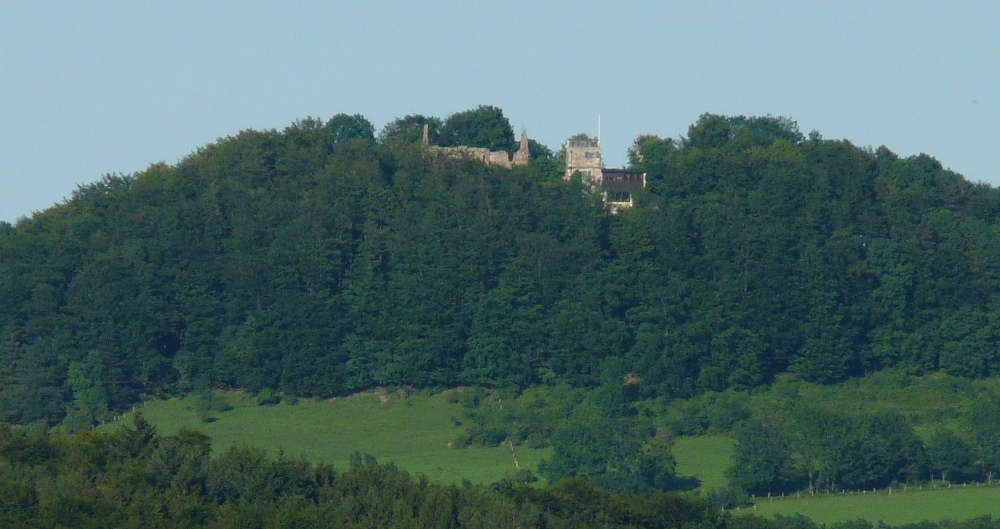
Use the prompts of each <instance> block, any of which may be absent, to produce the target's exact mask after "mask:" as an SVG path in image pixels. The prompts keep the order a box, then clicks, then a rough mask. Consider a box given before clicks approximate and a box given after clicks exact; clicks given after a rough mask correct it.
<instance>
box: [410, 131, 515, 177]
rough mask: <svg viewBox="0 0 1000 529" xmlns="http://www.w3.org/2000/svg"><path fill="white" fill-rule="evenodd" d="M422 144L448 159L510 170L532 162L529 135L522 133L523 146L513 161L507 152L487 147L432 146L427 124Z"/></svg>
mask: <svg viewBox="0 0 1000 529" xmlns="http://www.w3.org/2000/svg"><path fill="white" fill-rule="evenodd" d="M422 142H423V144H424V147H425V148H427V149H429V150H431V151H432V152H437V153H441V154H443V155H444V156H447V157H448V158H471V159H473V160H478V161H480V162H482V163H483V164H485V165H497V166H500V167H505V168H507V169H510V168H511V167H514V166H515V165H528V162H529V161H531V152H530V150H529V149H528V133H527V132H521V145H520V146H518V148H517V152H515V153H514V158H513V159H511V157H510V155H509V154H507V152H506V151H491V150H489V149H487V148H485V147H469V146H468V145H457V146H455V147H438V146H437V145H431V141H430V135H429V132H428V128H427V124H426V123H425V124H424V135H423V139H422Z"/></svg>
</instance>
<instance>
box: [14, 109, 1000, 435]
mask: <svg viewBox="0 0 1000 529" xmlns="http://www.w3.org/2000/svg"><path fill="white" fill-rule="evenodd" d="M483 108H485V107H481V108H480V109H478V110H477V111H482V110H483ZM500 118H502V114H500ZM424 122H427V123H430V124H432V125H433V126H432V127H431V128H432V135H434V136H435V137H436V138H446V137H451V138H453V140H452V141H455V142H457V141H461V138H462V134H461V133H457V134H456V133H454V130H450V131H449V134H453V135H452V136H448V135H447V134H445V131H446V130H447V127H448V126H449V122H450V119H449V121H448V122H444V123H442V122H441V121H440V120H435V119H434V118H423V117H421V116H407V117H406V118H403V119H400V120H397V122H394V123H391V124H390V125H389V126H387V127H386V130H384V131H383V134H381V135H380V137H379V139H378V141H376V139H375V136H374V134H373V131H372V129H371V126H370V124H367V121H365V120H364V119H363V118H361V117H360V116H343V115H341V116H337V117H335V118H334V119H331V120H330V121H328V122H326V123H323V122H320V121H316V120H303V121H300V122H297V123H295V124H293V125H291V126H289V127H288V128H286V129H285V130H284V131H280V132H279V131H244V132H241V133H239V134H238V135H236V136H235V137H229V138H225V139H221V140H219V141H217V142H216V143H214V144H211V145H208V146H206V147H203V148H201V149H199V150H198V151H197V152H195V153H193V154H191V155H190V156H188V157H187V158H185V159H184V160H183V161H181V162H180V163H178V164H176V165H172V166H168V165H162V164H161V165H154V166H151V167H150V168H149V169H147V170H145V171H143V172H141V173H138V174H135V175H131V176H108V177H105V178H104V179H102V180H100V181H99V182H96V183H94V184H90V185H86V186H83V187H81V188H80V189H78V190H77V191H76V192H75V193H74V194H73V196H72V198H71V199H69V200H68V201H66V202H65V203H63V204H60V205H58V206H55V207H53V208H51V209H49V210H47V211H44V212H41V213H38V214H36V215H34V216H33V217H32V218H30V219H26V220H23V221H20V222H18V223H17V225H16V226H10V225H6V224H0V301H2V302H0V332H2V335H0V412H2V414H3V416H2V418H3V419H4V420H7V421H14V422H34V421H47V422H57V421H59V420H61V419H62V418H63V417H64V415H65V414H66V413H70V414H71V415H72V416H74V417H75V418H76V419H77V420H82V421H92V420H96V419H98V418H100V416H101V414H103V413H107V410H115V409H121V408H122V407H124V406H127V405H128V404H130V403H132V402H134V401H135V400H137V399H139V398H140V397H141V396H142V395H152V394H168V393H173V392H178V391H191V390H199V389H204V388H207V387H239V388H245V389H248V390H251V391H257V390H261V389H264V388H267V389H271V390H278V391H283V392H287V393H292V394H297V395H332V394H342V393H346V392H351V391H356V390H359V389H363V388H369V387H372V386H375V385H381V384H410V385H415V386H453V385H459V384H482V385H489V386H525V385H530V384H535V383H553V382H569V383H571V384H576V385H585V384H591V383H595V382H597V378H598V377H599V374H600V373H602V372H603V373H608V372H611V373H614V372H620V373H622V374H624V373H627V372H631V373H632V374H633V375H634V378H633V380H638V381H639V384H638V387H639V388H640V390H641V391H642V392H644V393H646V394H666V395H689V394H693V393H696V392H698V391H701V390H705V389H721V388H725V387H730V386H735V387H741V388H746V387H752V386H756V385H759V384H763V383H766V382H767V381H768V380H769V379H770V378H771V377H772V376H773V375H775V374H776V373H779V372H783V371H792V372H796V373H798V374H799V375H800V376H802V377H803V378H806V379H809V380H818V381H835V380H840V379H843V378H845V377H850V376H854V375H858V374H862V373H864V372H868V371H872V370H877V369H880V368H882V367H886V366H897V365H903V366H907V367H910V368H912V369H913V370H915V371H930V370H936V369H944V370H946V371H948V372H950V373H953V374H958V375H963V376H984V375H991V374H998V373H1000V357H998V356H1000V351H998V350H997V348H996V347H995V344H996V343H997V334H1000V310H998V309H1000V305H998V300H997V299H996V294H997V292H998V289H1000V237H998V234H997V231H998V218H997V215H998V212H1000V192H998V191H997V190H995V189H992V188H990V187H989V186H987V185H980V184H971V183H969V182H967V181H965V180H964V179H963V178H962V177H961V176H959V175H957V174H954V173H952V172H949V171H946V170H943V169H942V167H941V165H940V164H939V163H938V162H937V161H936V160H934V159H933V158H930V157H928V156H924V155H921V156H917V157H912V158H908V159H900V158H898V157H897V156H896V155H894V154H893V153H892V152H890V151H889V150H887V149H885V148H879V149H878V150H877V151H875V152H872V151H871V150H870V149H863V148H858V147H856V146H854V145H852V144H850V143H848V142H846V141H829V140H824V139H822V138H820V137H819V135H818V134H812V135H810V137H809V138H805V137H803V136H802V135H801V134H800V133H799V132H798V130H797V128H796V126H795V124H794V123H793V122H789V121H787V120H783V119H779V118H743V117H722V116H713V115H706V116H703V117H702V118H701V119H700V120H699V121H698V122H697V123H696V124H694V125H692V126H691V128H690V130H689V132H688V135H687V137H686V138H681V139H676V140H674V139H661V138H656V137H643V138H641V141H640V144H641V156H638V155H636V154H638V153H633V154H634V155H636V156H633V162H634V163H635V164H636V165H637V166H639V167H641V168H642V169H644V170H646V171H647V172H648V189H647V192H645V193H643V194H641V195H640V196H638V197H637V198H636V201H637V204H636V207H634V208H633V209H631V210H629V211H625V212H623V213H621V214H618V215H611V214H609V213H608V212H607V211H606V210H605V209H604V208H603V207H602V205H601V203H600V201H599V200H597V199H596V198H594V197H593V196H587V195H586V194H585V193H583V190H582V188H581V186H580V184H579V183H578V182H576V183H567V182H563V181H562V179H561V166H560V163H561V162H560V159H559V158H558V157H553V156H551V155H549V154H548V152H547V150H546V149H544V148H541V147H540V146H537V145H533V147H536V149H533V150H537V151H538V152H537V153H535V154H536V157H535V159H534V161H533V163H532V164H531V165H529V166H527V167H520V168H514V169H512V170H509V169H502V168H496V167H487V166H484V165H481V164H478V163H475V162H472V161H461V160H449V159H443V158H440V157H438V156H436V155H434V154H433V153H430V152H427V151H424V150H423V149H421V148H420V147H419V145H418V144H417V142H415V141H413V140H415V139H416V138H417V137H418V136H416V135H415V134H416V133H415V131H416V125H419V124H422V123H424ZM502 122H503V124H505V125H506V127H505V128H504V127H500V128H501V129H503V130H502V131H501V135H502V136H503V141H502V142H500V144H501V147H502V146H503V145H506V146H507V148H508V149H509V148H512V146H513V136H512V134H511V135H510V138H509V142H508V139H507V133H508V131H509V130H510V127H509V124H507V123H506V120H505V119H503V120H502ZM490 130H492V129H490ZM459 132H461V131H459ZM480 132H481V131H480ZM494 136H495V134H494ZM455 138H457V139H455ZM439 143H440V144H447V143H445V141H444V140H440V141H439ZM493 148H497V147H496V146H493Z"/></svg>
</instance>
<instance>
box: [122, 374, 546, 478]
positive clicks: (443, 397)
mask: <svg viewBox="0 0 1000 529" xmlns="http://www.w3.org/2000/svg"><path fill="white" fill-rule="evenodd" d="M451 391H459V390H451ZM447 394H448V392H444V393H439V394H436V395H433V396H427V395H422V394H415V395H409V396H407V395H405V394H404V393H402V392H394V393H387V392H383V391H380V392H378V393H375V392H372V393H365V394H359V395H354V396H350V397H343V398H337V399H330V400H323V401H316V400H306V399H303V400H300V401H298V403H296V404H288V403H281V404H278V405H275V406H257V405H256V403H255V402H254V401H253V400H252V399H251V398H250V397H247V396H244V395H241V394H236V393H225V394H222V393H219V394H217V395H221V396H222V398H224V399H225V400H227V401H228V402H229V403H230V404H231V405H232V406H233V409H231V410H228V411H223V412H213V413H212V416H214V417H216V418H217V419H218V420H216V421H214V422H208V423H206V422H202V421H201V420H200V419H199V417H198V414H197V413H196V411H195V406H194V402H195V400H194V399H195V398H194V397H187V398H184V399H173V400H165V401H164V400H160V401H150V402H147V403H146V404H145V405H144V407H143V409H142V412H143V416H144V417H146V419H147V420H148V421H149V422H150V423H152V424H153V425H155V426H156V428H157V430H158V431H159V432H160V433H161V434H166V435H170V434H173V433H176V432H177V430H179V429H180V428H182V427H186V428H190V429H194V430H198V431H201V432H204V433H205V434H206V435H208V436H210V437H211V438H212V446H213V450H215V451H217V452H219V451H222V450H225V449H226V448H227V447H229V446H232V445H239V444H247V445H251V446H256V447H260V448H264V449H267V450H269V451H271V452H277V451H278V450H284V452H285V454H287V455H290V456H299V455H301V456H305V457H306V458H308V459H309V460H311V461H326V462H329V463H333V464H334V465H336V466H337V467H340V468H344V467H346V466H347V465H348V462H349V460H350V456H351V454H352V453H354V452H364V453H367V454H371V455H373V456H375V457H376V458H377V459H378V460H379V461H383V462H388V461H393V462H395V463H396V465H397V466H399V468H401V469H404V470H407V471H409V472H412V473H419V474H425V475H427V476H428V478H430V479H432V480H435V481H441V482H446V483H458V482H461V481H462V480H463V479H468V480H469V481H471V482H473V483H487V482H493V481H496V480H498V479H501V478H503V477H504V476H505V475H507V474H508V473H509V472H511V471H513V470H514V464H513V459H512V457H511V450H510V448H509V447H507V446H500V447H492V448H485V447H476V448H464V449H453V448H450V447H449V444H450V442H451V441H452V440H453V439H454V438H455V437H457V436H458V434H459V433H461V432H462V431H463V427H462V426H459V425H456V424H455V423H454V422H453V421H452V417H460V416H461V414H462V413H461V412H462V408H461V406H459V405H458V404H454V403H450V402H448V399H447ZM123 421H124V422H126V423H127V424H131V418H130V417H128V416H126V417H124V418H123ZM548 454H549V450H547V449H542V450H532V449H528V448H522V447H517V456H518V459H519V462H520V465H521V468H527V469H530V470H532V471H536V473H537V468H538V463H539V462H540V461H541V460H542V459H544V458H545V457H547V456H548Z"/></svg>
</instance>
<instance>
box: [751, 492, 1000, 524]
mask: <svg viewBox="0 0 1000 529" xmlns="http://www.w3.org/2000/svg"><path fill="white" fill-rule="evenodd" d="M796 513H799V514H802V515H804V516H806V517H808V518H811V519H813V520H815V521H817V522H823V523H831V522H841V521H845V520H857V519H865V520H869V521H872V522H875V521H880V520H881V521H885V522H886V523H889V524H891V525H900V524H906V523H915V522H920V521H924V520H930V521H940V520H968V519H970V518H975V517H977V516H983V515H986V514H990V515H993V516H994V517H997V516H1000V487H997V486H994V487H985V486H984V487H971V486H970V487H968V488H961V487H953V488H950V489H937V490H921V491H914V490H910V491H908V492H905V493H902V494H900V493H899V492H898V491H896V492H895V493H894V494H893V495H891V496H889V495H887V494H886V492H885V491H879V494H875V495H873V494H868V495H849V496H819V497H815V498H786V499H778V500H773V501H768V500H767V499H761V500H759V504H758V514H762V515H764V516H774V515H776V514H783V515H790V514H796Z"/></svg>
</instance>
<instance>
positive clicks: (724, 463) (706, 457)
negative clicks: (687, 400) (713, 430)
mask: <svg viewBox="0 0 1000 529" xmlns="http://www.w3.org/2000/svg"><path fill="white" fill-rule="evenodd" d="M735 446H736V441H735V440H733V439H732V438H730V437H727V436H724V435H699V436H685V437H678V438H677V440H676V441H675V442H674V448H673V453H674V459H676V460H677V475H678V476H681V477H687V476H693V477H695V478H697V479H698V480H699V481H701V488H702V489H703V490H709V489H715V488H719V487H724V486H726V485H728V484H729V480H728V479H726V476H725V474H724V472H725V470H726V468H728V467H729V465H730V458H732V454H733V449H734V447H735Z"/></svg>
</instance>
